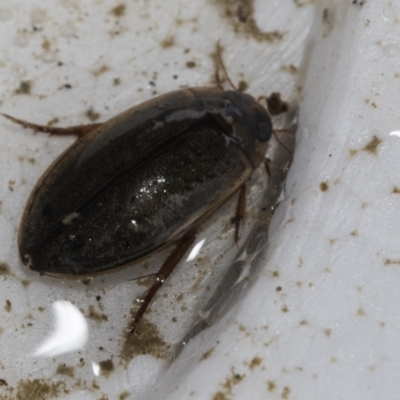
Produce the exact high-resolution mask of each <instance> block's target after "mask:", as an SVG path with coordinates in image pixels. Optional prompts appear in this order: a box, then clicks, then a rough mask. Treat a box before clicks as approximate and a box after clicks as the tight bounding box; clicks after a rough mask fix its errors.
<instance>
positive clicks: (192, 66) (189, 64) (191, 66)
mask: <svg viewBox="0 0 400 400" xmlns="http://www.w3.org/2000/svg"><path fill="white" fill-rule="evenodd" d="M186 66H187V67H188V68H194V67H195V66H196V63H195V62H194V61H187V62H186Z"/></svg>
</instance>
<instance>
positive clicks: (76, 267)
mask: <svg viewBox="0 0 400 400" xmlns="http://www.w3.org/2000/svg"><path fill="white" fill-rule="evenodd" d="M271 133H272V125H271V120H270V117H269V115H268V113H267V111H266V110H265V109H264V108H263V107H261V106H260V105H259V104H258V103H257V101H256V100H255V99H254V98H252V97H251V96H249V95H247V94H242V93H238V92H234V91H221V90H219V89H214V88H189V89H184V90H179V91H175V92H171V93H168V94H165V95H162V96H159V97H157V98H155V99H152V100H150V101H147V102H145V103H142V104H140V105H138V106H136V107H133V108H131V109H129V110H127V111H125V112H124V113H122V114H120V115H118V116H116V117H115V118H112V119H111V120H109V121H107V122H105V123H104V124H102V125H101V126H100V127H99V128H97V129H95V130H93V131H92V132H90V133H89V134H88V135H86V136H84V137H82V138H81V139H79V140H77V141H76V142H75V143H74V144H73V145H72V146H71V147H70V148H69V149H67V150H66V151H65V152H64V153H63V154H62V155H61V156H60V157H58V159H57V160H56V161H54V163H53V164H52V165H51V166H50V167H49V168H48V170H47V171H46V172H45V174H44V175H43V176H42V178H41V179H40V180H39V182H38V183H37V185H36V187H35V189H34V190H33V192H32V194H31V196H30V198H29V200H28V202H27V205H26V208H25V211H24V215H23V218H22V221H21V226H20V231H19V249H20V255H21V259H22V260H23V262H24V263H25V264H26V265H28V266H29V267H30V268H31V269H33V270H36V271H39V272H42V273H46V274H54V275H58V274H60V275H92V274H96V273H101V272H105V271H108V270H110V269H112V268H116V267H119V266H122V265H125V264H127V263H130V262H132V261H135V260H137V259H139V258H141V257H143V256H145V255H147V254H149V253H151V252H153V251H155V250H157V249H159V248H161V247H163V246H164V245H166V244H169V243H172V242H174V241H176V240H178V239H179V238H181V237H182V236H183V235H184V234H185V233H186V232H188V231H189V230H190V229H193V228H195V227H196V226H197V225H198V224H199V223H201V222H202V221H203V220H204V219H205V218H207V217H208V216H209V215H210V214H212V213H213V212H214V211H215V210H216V209H218V208H219V207H220V206H221V205H222V204H223V203H225V202H226V201H227V199H229V198H230V197H231V196H232V195H233V194H234V193H235V192H237V191H238V190H239V189H240V188H241V187H242V186H243V184H244V183H245V182H246V180H247V179H248V178H249V177H250V176H251V174H252V173H253V171H254V169H255V168H256V167H257V166H258V165H259V164H260V163H261V161H262V160H263V159H264V153H265V150H266V146H267V142H268V140H269V139H270V137H271Z"/></svg>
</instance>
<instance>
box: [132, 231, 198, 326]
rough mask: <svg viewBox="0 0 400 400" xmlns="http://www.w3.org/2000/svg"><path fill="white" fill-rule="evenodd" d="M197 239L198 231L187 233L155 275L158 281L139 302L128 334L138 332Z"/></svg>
mask: <svg viewBox="0 0 400 400" xmlns="http://www.w3.org/2000/svg"><path fill="white" fill-rule="evenodd" d="M195 239H196V231H191V232H189V233H187V234H186V235H185V236H184V237H183V238H182V239H181V240H180V242H179V244H178V246H177V247H176V248H175V250H174V251H173V252H172V253H171V254H170V255H169V257H168V258H167V259H166V260H165V262H164V264H163V265H162V266H161V268H160V269H159V271H158V272H157V273H156V274H154V275H155V277H156V279H155V282H154V283H153V285H152V286H151V287H150V289H149V290H148V291H147V293H146V294H145V295H144V297H142V298H141V299H140V300H139V301H140V302H141V305H140V308H139V310H137V311H136V313H135V317H134V318H133V320H132V321H131V322H130V324H129V326H128V333H129V334H133V333H134V332H135V331H136V327H137V324H138V323H139V322H140V320H141V319H142V317H143V314H144V313H145V312H146V310H147V308H148V307H149V305H150V303H151V301H152V300H153V298H154V296H155V295H156V294H157V292H158V290H159V289H160V287H161V286H162V285H163V284H164V282H165V280H166V279H167V278H168V276H169V275H170V274H171V273H172V271H173V270H174V269H175V267H176V266H177V265H178V263H179V261H180V260H181V259H182V257H183V256H184V255H185V254H186V252H187V251H188V250H189V248H190V246H191V245H192V244H193V242H194V240H195Z"/></svg>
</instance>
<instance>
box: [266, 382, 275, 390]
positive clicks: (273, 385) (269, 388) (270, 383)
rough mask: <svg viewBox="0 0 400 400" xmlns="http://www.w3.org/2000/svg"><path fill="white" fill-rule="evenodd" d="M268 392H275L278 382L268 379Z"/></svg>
mask: <svg viewBox="0 0 400 400" xmlns="http://www.w3.org/2000/svg"><path fill="white" fill-rule="evenodd" d="M267 389H268V392H273V391H274V390H275V389H276V383H275V382H274V381H267Z"/></svg>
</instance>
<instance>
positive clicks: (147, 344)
mask: <svg viewBox="0 0 400 400" xmlns="http://www.w3.org/2000/svg"><path fill="white" fill-rule="evenodd" d="M135 311H136V310H132V312H131V315H133V316H134V315H135ZM142 354H150V355H152V356H153V357H155V358H159V359H167V358H168V357H169V356H170V345H169V344H168V343H166V342H164V340H163V339H162V338H161V335H160V333H159V331H158V329H157V326H156V325H154V324H152V323H151V322H148V321H147V320H146V319H142V320H141V321H140V322H139V323H138V324H137V326H136V331H135V333H134V334H133V335H132V334H130V333H127V334H126V337H125V345H124V349H123V351H122V354H121V357H122V359H123V360H124V361H127V362H129V361H130V360H131V359H132V358H134V357H135V356H138V355H142Z"/></svg>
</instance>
